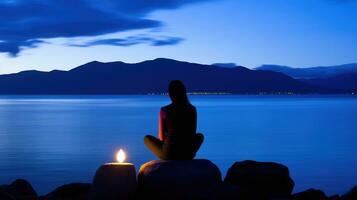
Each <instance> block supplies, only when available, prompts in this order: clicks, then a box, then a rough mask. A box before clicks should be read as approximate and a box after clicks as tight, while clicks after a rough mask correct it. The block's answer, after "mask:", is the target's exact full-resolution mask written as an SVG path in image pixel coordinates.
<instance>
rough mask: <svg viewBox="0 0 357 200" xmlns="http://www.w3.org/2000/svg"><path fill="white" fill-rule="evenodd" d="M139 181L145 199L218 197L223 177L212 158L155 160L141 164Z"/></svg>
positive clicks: (181, 199)
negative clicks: (218, 189)
mask: <svg viewBox="0 0 357 200" xmlns="http://www.w3.org/2000/svg"><path fill="white" fill-rule="evenodd" d="M138 184H139V189H140V195H141V196H142V198H145V199H156V200H157V199H180V200H185V199H215V198H216V195H217V188H219V187H220V186H221V185H222V178H221V172H220V171H219V169H218V167H217V166H216V165H214V164H213V163H212V162H211V161H209V160H203V159H197V160H181V161H178V160H177V161H168V160H156V161H151V162H148V163H145V164H144V165H142V166H141V168H140V171H139V175H138Z"/></svg>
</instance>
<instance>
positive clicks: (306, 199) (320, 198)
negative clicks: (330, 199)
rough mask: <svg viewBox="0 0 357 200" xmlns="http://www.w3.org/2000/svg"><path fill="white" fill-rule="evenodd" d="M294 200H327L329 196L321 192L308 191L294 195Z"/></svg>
mask: <svg viewBox="0 0 357 200" xmlns="http://www.w3.org/2000/svg"><path fill="white" fill-rule="evenodd" d="M292 199H293V200H326V199H327V196H326V195H325V193H324V192H323V191H321V190H316V189H308V190H306V191H303V192H299V193H296V194H294V195H293V198H292Z"/></svg>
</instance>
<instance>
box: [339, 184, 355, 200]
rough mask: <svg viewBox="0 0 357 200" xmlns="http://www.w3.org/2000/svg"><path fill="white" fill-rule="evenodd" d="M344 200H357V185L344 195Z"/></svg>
mask: <svg viewBox="0 0 357 200" xmlns="http://www.w3.org/2000/svg"><path fill="white" fill-rule="evenodd" d="M342 199H343V200H356V199H357V186H355V187H354V188H352V189H351V190H350V191H349V192H347V194H345V195H343V196H342Z"/></svg>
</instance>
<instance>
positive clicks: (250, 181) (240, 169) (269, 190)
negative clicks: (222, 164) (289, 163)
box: [224, 160, 294, 199]
mask: <svg viewBox="0 0 357 200" xmlns="http://www.w3.org/2000/svg"><path fill="white" fill-rule="evenodd" d="M224 183H225V184H227V185H234V186H237V187H239V188H240V189H241V190H244V191H246V192H248V193H252V194H255V195H258V196H259V197H258V198H259V199H274V198H287V197H290V196H291V192H292V191H293V188H294V181H293V180H292V179H291V177H290V174H289V169H288V168H287V167H285V166H284V165H281V164H277V163H272V162H256V161H250V160H247V161H242V162H236V163H234V164H233V165H232V166H231V167H230V168H229V170H228V172H227V175H226V177H225V179H224Z"/></svg>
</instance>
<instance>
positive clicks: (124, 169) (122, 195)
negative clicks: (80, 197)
mask: <svg viewBox="0 0 357 200" xmlns="http://www.w3.org/2000/svg"><path fill="white" fill-rule="evenodd" d="M136 190H137V181H136V172H135V167H134V165H133V164H130V163H122V164H120V163H107V164H104V165H102V166H101V167H99V169H98V170H97V172H96V173H95V176H94V179H93V184H92V188H91V191H90V195H89V199H90V200H102V199H103V200H118V199H120V200H128V199H133V198H134V197H135V194H136Z"/></svg>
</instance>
